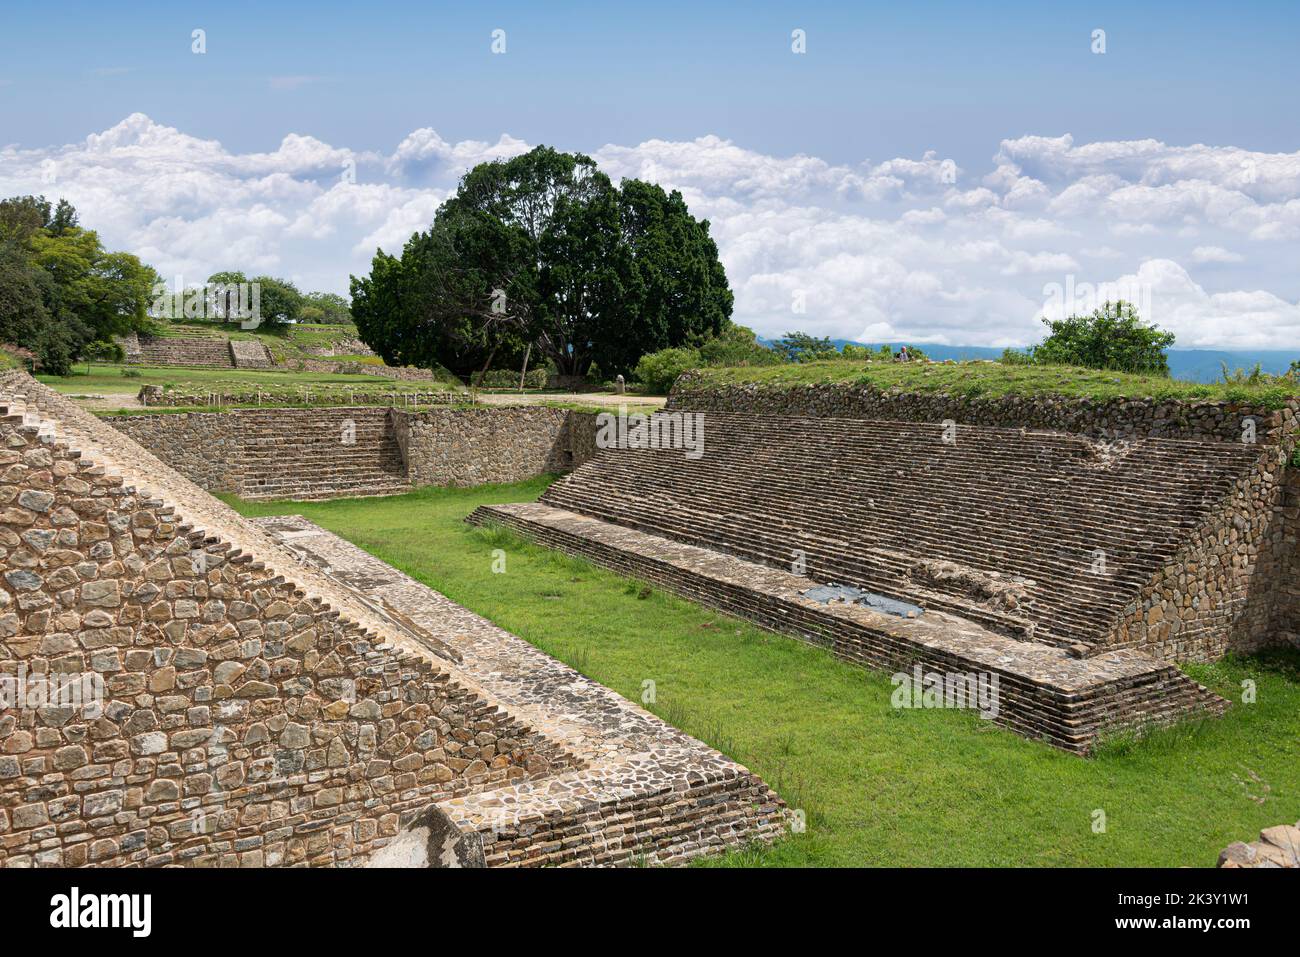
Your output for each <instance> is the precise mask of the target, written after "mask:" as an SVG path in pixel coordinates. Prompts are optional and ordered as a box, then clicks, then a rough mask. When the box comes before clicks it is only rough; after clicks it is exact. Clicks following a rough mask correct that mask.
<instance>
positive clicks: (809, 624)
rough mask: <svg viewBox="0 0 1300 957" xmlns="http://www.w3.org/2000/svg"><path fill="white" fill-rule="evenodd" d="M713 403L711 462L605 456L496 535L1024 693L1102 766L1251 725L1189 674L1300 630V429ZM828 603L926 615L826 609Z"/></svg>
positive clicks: (1213, 413) (1258, 412)
mask: <svg viewBox="0 0 1300 957" xmlns="http://www.w3.org/2000/svg"><path fill="white" fill-rule="evenodd" d="M689 380H690V377H689V376H686V377H683V379H681V380H679V382H678V384H677V386H676V387H675V388H674V392H673V396H672V397H671V400H670V408H671V409H673V410H674V411H676V412H679V413H684V412H694V413H696V414H698V415H700V416H701V418H702V420H703V421H702V423H701V426H700V428H701V429H702V432H703V435H704V443H703V446H704V453H703V455H700V456H698V457H695V458H691V457H687V456H686V455H684V454H683V452H682V451H681V450H673V449H666V448H660V449H651V448H646V449H635V448H625V449H609V450H604V451H601V452H600V453H598V454H597V455H596V457H595V458H594V459H593V460H592V461H590V462H589V463H587V464H586V465H583V466H581V467H579V468H578V469H576V470H575V471H574V472H573V473H572V474H571V475H569V476H568V477H566V478H564V479H561V480H560V481H559V482H557V483H556V484H554V485H553V486H551V488H550V489H548V490H547V492H546V493H545V494H544V495H543V497H542V500H541V502H539V503H537V504H531V505H506V506H493V507H483V508H480V509H478V510H477V511H476V512H475V513H474V515H472V516H471V517H470V521H471V522H474V523H479V524H483V523H488V522H496V523H500V524H503V525H505V526H507V527H510V528H513V529H515V530H516V531H518V532H520V533H522V534H524V535H526V536H528V537H531V538H533V539H535V540H537V541H539V542H541V543H543V544H547V545H550V546H552V547H555V548H559V549H561V550H564V551H568V552H570V553H573V554H578V555H583V556H585V557H587V558H590V559H592V560H594V561H596V562H598V563H600V564H604V565H606V566H608V567H611V568H614V569H616V570H619V571H622V572H624V573H627V574H630V575H633V576H635V577H639V578H643V579H645V580H648V581H652V582H656V583H658V584H661V585H663V586H664V587H668V588H671V589H673V590H675V591H678V592H680V593H682V594H684V595H686V596H688V597H690V598H693V599H695V600H697V601H701V602H703V603H705V604H711V605H713V606H715V607H718V608H722V609H724V610H728V611H731V612H734V613H736V614H739V615H742V616H745V617H748V618H750V619H752V620H754V621H756V622H758V623H760V624H763V625H765V626H767V627H770V628H772V629H774V630H777V631H783V632H786V633H792V634H795V635H797V636H799V637H802V638H805V639H808V640H811V641H814V642H816V643H820V644H824V645H826V646H827V647H829V648H831V649H832V650H833V651H834V652H835V653H836V654H837V655H839V656H840V657H843V658H846V659H848V660H852V661H856V662H859V663H862V664H866V665H869V666H872V667H882V668H893V669H899V670H907V669H908V668H910V667H911V666H912V664H914V663H921V664H923V665H925V666H926V667H933V668H936V669H940V670H943V669H944V668H945V666H946V668H947V669H948V670H956V671H972V670H973V671H976V672H984V673H994V674H999V675H1001V681H1002V687H1003V689H1004V691H1003V704H1004V707H1003V709H1002V714H1001V715H1000V716H999V717H998V719H997V720H999V721H1000V722H1001V723H1003V724H1005V725H1007V726H1008V727H1011V728H1013V729H1014V730H1016V731H1019V732H1020V733H1022V734H1026V735H1029V736H1032V737H1041V738H1044V739H1045V740H1047V741H1049V742H1050V743H1052V744H1055V745H1057V746H1059V747H1063V748H1066V749H1069V750H1073V751H1080V752H1082V751H1087V750H1088V749H1089V748H1090V747H1091V746H1092V744H1093V742H1094V741H1095V740H1096V737H1097V735H1098V734H1099V733H1101V732H1102V731H1105V730H1110V729H1115V728H1118V727H1124V726H1141V725H1146V724H1160V723H1167V722H1170V721H1174V720H1178V719H1180V718H1182V717H1185V716H1188V715H1193V714H1215V713H1218V712H1220V711H1222V710H1223V708H1224V707H1226V702H1224V701H1222V700H1221V699H1219V698H1217V696H1214V695H1212V694H1210V693H1209V692H1208V691H1206V689H1204V688H1202V687H1201V686H1199V685H1197V684H1196V683H1195V682H1193V681H1191V680H1190V679H1188V678H1187V677H1186V676H1184V675H1183V674H1182V673H1181V672H1179V671H1178V670H1177V669H1176V668H1174V667H1173V666H1172V665H1171V664H1169V663H1168V662H1169V661H1173V660H1178V661H1182V660H1189V659H1200V660H1212V659H1215V658H1217V657H1219V656H1221V655H1222V654H1223V653H1224V652H1225V651H1227V650H1230V649H1231V650H1236V651H1243V652H1249V651H1253V650H1256V649H1258V648H1261V647H1264V646H1266V645H1269V644H1273V643H1282V642H1285V641H1288V640H1292V641H1293V640H1295V636H1296V633H1297V631H1300V624H1298V622H1300V586H1296V585H1294V584H1292V583H1293V581H1294V580H1295V579H1296V572H1297V571H1298V570H1300V569H1297V568H1296V567H1295V566H1296V562H1297V560H1300V559H1298V557H1297V551H1298V549H1297V540H1298V538H1300V536H1298V535H1297V525H1296V523H1297V521H1298V520H1300V482H1297V479H1296V477H1295V474H1294V472H1295V470H1294V469H1291V468H1289V467H1288V466H1287V462H1288V460H1289V458H1290V455H1291V453H1292V451H1293V450H1294V448H1295V442H1296V431H1297V422H1296V409H1295V407H1294V405H1288V406H1287V407H1285V408H1283V409H1280V410H1275V411H1270V410H1265V409H1254V408H1250V407H1243V406H1237V405H1232V404H1230V403H1222V402H1192V403H1179V402H1160V403H1156V402H1152V401H1149V400H1132V401H1122V402H1110V403H1093V402H1088V401H1085V400H1077V399H1074V400H1072V399H1065V398H1041V399H1028V398H1007V399H999V400H992V399H990V400H967V399H960V398H955V397H951V396H934V395H920V394H908V393H883V392H880V391H879V390H872V389H863V388H860V387H846V386H843V385H837V386H826V387H821V386H808V387H794V388H789V389H769V388H763V387H748V386H733V387H722V388H710V389H692V388H690V381H689ZM683 386H685V387H683ZM755 413H758V414H755ZM1046 427H1051V428H1052V429H1054V431H1053V430H1048V429H1047V428H1046ZM818 583H839V584H847V585H853V586H856V587H859V588H864V589H868V590H872V591H876V592H879V593H881V594H884V595H887V596H892V597H895V598H899V599H903V600H905V601H909V602H914V603H916V604H917V605H920V606H921V607H922V608H924V609H926V611H924V612H923V614H922V616H921V617H920V618H919V619H916V620H907V619H898V618H893V617H891V616H885V615H880V614H877V613H875V612H871V611H870V610H868V609H863V608H859V607H858V606H853V605H834V604H832V605H821V604H819V603H815V602H810V601H809V600H808V599H805V598H803V597H802V595H801V592H802V591H804V590H806V589H807V588H809V587H811V586H812V585H814V584H818ZM1116 669H1118V671H1117V670H1116Z"/></svg>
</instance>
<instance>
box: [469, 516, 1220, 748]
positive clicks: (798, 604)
mask: <svg viewBox="0 0 1300 957" xmlns="http://www.w3.org/2000/svg"><path fill="white" fill-rule="evenodd" d="M468 521H469V522H470V523H471V524H474V525H486V524H497V525H502V526H504V527H506V528H508V529H511V530H513V531H515V532H517V533H519V534H520V535H523V536H524V537H526V538H529V539H531V540H533V541H535V542H537V543H539V544H542V545H546V546H548V547H551V548H555V549H557V550H559V551H563V552H567V553H568V554H571V555H576V556H579V557H581V558H586V559H588V560H590V561H593V562H595V563H596V564H598V565H602V566H604V567H606V568H610V569H612V570H614V571H617V572H620V573H622V574H625V575H629V576H631V577H633V578H636V579H639V580H641V581H647V582H651V583H653V584H655V585H658V586H660V587H663V588H666V589H668V590H670V591H672V592H675V593H676V594H679V595H682V596H684V597H686V598H689V599H690V600H692V601H697V602H699V603H701V604H703V605H707V606H709V607H712V608H717V609H719V610H720V611H723V612H726V613H728V614H732V615H736V616H738V617H741V618H747V619H749V620H751V621H754V622H756V623H758V624H759V625H762V626H763V627H765V628H769V629H771V630H772V631H776V632H781V633H784V634H791V635H795V636H796V637H799V638H802V639H804V640H806V641H808V642H810V643H812V644H816V645H820V646H822V647H825V648H827V649H828V650H829V651H831V652H832V653H833V654H835V655H836V656H837V657H839V658H842V659H843V660H845V661H848V662H851V663H853V664H857V665H862V666H865V667H868V668H879V669H884V670H889V671H894V672H904V673H910V672H911V670H912V669H913V668H914V667H916V666H918V665H919V666H921V667H922V668H923V669H924V670H925V671H927V672H936V673H940V674H945V675H953V674H958V675H964V674H979V675H995V676H997V679H998V691H997V696H998V713H997V714H996V715H995V716H994V717H993V719H992V720H993V721H994V723H996V724H999V725H1002V726H1003V727H1006V728H1009V729H1011V730H1013V731H1015V732H1017V733H1019V734H1022V735H1024V736H1025V737H1029V738H1033V739H1036V740H1041V741H1044V742H1046V743H1048V744H1050V745H1052V746H1054V747H1057V748H1061V749H1063V750H1066V751H1071V752H1074V753H1076V754H1086V753H1088V752H1089V751H1090V750H1091V749H1092V748H1093V747H1094V746H1095V744H1096V742H1097V740H1098V738H1099V736H1100V735H1102V734H1103V733H1106V732H1115V731H1119V730H1123V729H1142V728H1145V727H1148V726H1152V725H1164V724H1170V723H1173V722H1175V721H1178V720H1182V719H1184V718H1187V717H1189V716H1209V715H1217V714H1221V713H1223V711H1224V710H1226V708H1227V702H1226V701H1224V700H1223V699H1222V698H1220V697H1219V696H1218V695H1216V694H1214V693H1213V692H1211V691H1210V690H1209V689H1207V688H1205V687H1203V686H1202V685H1200V684H1198V683H1197V682H1195V681H1193V680H1192V679H1191V678H1188V677H1187V676H1186V675H1184V674H1183V673H1182V672H1180V671H1179V670H1178V668H1177V667H1175V666H1174V665H1172V664H1170V663H1169V662H1166V661H1159V660H1157V659H1155V658H1151V657H1148V656H1146V655H1143V654H1141V653H1139V652H1135V651H1132V650H1118V651H1104V652H1101V653H1099V654H1097V655H1094V656H1091V657H1085V658H1079V657H1075V656H1073V655H1071V654H1069V653H1068V652H1067V651H1066V650H1065V649H1063V648H1057V647H1054V646H1052V645H1047V644H1043V643H1041V642H1037V641H1022V640H1018V639H1016V638H1011V637H1008V636H1006V635H1002V634H998V633H997V632H994V631H991V630H989V629H986V628H983V627H981V626H979V625H978V624H975V623H972V622H970V621H968V620H965V619H962V618H958V617H956V616H954V615H951V614H948V613H945V612H937V611H930V612H926V613H925V614H923V615H922V616H921V617H920V618H916V619H905V618H898V617H895V616H892V615H887V614H882V613H879V612H875V611H873V610H871V609H867V608H863V607H862V606H858V605H850V604H843V603H839V604H825V605H824V604H821V603H820V602H817V601H814V600H811V599H809V598H806V597H804V596H803V592H805V591H806V590H808V589H809V588H811V587H813V586H814V585H816V584H817V582H815V581H814V580H813V579H811V578H809V577H807V576H804V575H796V574H794V573H792V572H789V571H783V570H779V569H775V568H771V567H769V566H766V565H760V564H757V563H754V562H749V561H745V560H744V559H741V558H737V557H734V556H732V555H729V554H724V553H721V552H717V551H713V550H711V549H707V548H700V547H698V546H694V545H687V544H682V543H681V542H678V541H673V540H670V539H667V538H663V537H661V536H656V535H650V534H647V533H645V532H640V531H635V530H633V529H629V528H625V527H623V526H619V525H613V524H610V523H608V522H604V521H601V520H600V519H596V518H591V517H590V516H586V515H578V514H575V513H573V512H567V511H563V510H561V509H557V508H553V507H551V506H549V505H545V504H542V503H520V504H513V505H494V506H480V507H479V508H477V509H475V511H474V512H473V514H471V515H470V516H469V519H468Z"/></svg>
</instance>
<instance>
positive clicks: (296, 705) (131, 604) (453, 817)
mask: <svg viewBox="0 0 1300 957" xmlns="http://www.w3.org/2000/svg"><path fill="white" fill-rule="evenodd" d="M50 676H57V678H58V682H57V686H56V685H54V684H52V683H51V682H50V681H49V680H47V679H49V678H50ZM71 679H75V684H74V683H73V681H72V680H71ZM70 688H71V689H72V692H71V693H69V689H70ZM0 695H3V698H2V699H0V706H2V710H0V866H33V865H35V866H42V865H49V866H77V865H85V864H91V865H103V866H124V865H145V866H162V865H174V864H183V865H208V866H211V865H214V864H215V865H223V866H227V865H228V866H234V865H239V866H276V865H297V864H309V865H359V864H405V865H425V866H440V865H457V864H459V865H473V864H486V865H489V866H521V865H571V864H617V863H628V862H634V861H640V860H644V861H646V862H649V863H669V864H671V863H680V862H683V861H686V860H689V859H691V858H693V857H697V856H699V855H703V854H711V853H716V852H719V851H722V850H725V849H727V848H729V847H735V846H739V845H742V844H745V843H749V842H754V841H769V840H771V839H773V838H774V837H776V836H777V835H779V834H780V833H782V831H783V829H784V828H785V827H786V826H787V814H786V811H785V808H784V805H783V804H782V802H781V801H780V799H779V798H777V797H776V795H775V794H773V792H772V791H771V790H770V789H769V788H768V787H767V786H766V785H765V784H764V783H763V782H762V781H761V780H759V779H758V778H757V777H756V776H755V775H753V774H752V773H751V772H749V771H748V770H746V769H745V768H743V767H741V766H740V765H738V764H736V763H735V762H733V761H731V760H729V759H727V758H726V757H724V756H723V755H721V754H719V753H717V752H715V751H713V750H711V749H709V748H708V747H706V746H704V745H703V744H701V743H700V742H698V741H695V740H694V739H692V738H689V737H687V736H686V735H684V734H682V733H681V732H679V731H677V730H675V729H673V728H672V727H670V726H668V725H666V724H664V723H663V722H662V721H660V720H659V719H657V718H656V717H654V716H653V715H651V714H649V713H648V712H646V711H643V710H642V709H640V708H638V707H635V706H634V705H632V704H630V703H629V702H627V701H626V700H624V699H623V698H621V697H619V696H618V695H616V694H614V693H613V692H611V691H609V690H608V689H605V688H603V687H601V686H600V685H598V684H596V683H594V682H591V681H589V680H587V679H585V678H583V677H582V676H581V675H579V674H577V673H576V672H574V671H572V670H571V669H569V668H567V667H565V666H563V665H562V664H560V663H559V662H556V661H554V660H553V659H551V658H549V657H547V656H545V655H543V654H541V653H540V652H538V651H536V650H535V649H533V648H532V647H531V646H529V645H527V644H526V643H524V642H523V641H521V640H520V639H518V638H515V637H514V636H512V635H509V634H508V633H506V632H504V631H502V630H500V629H498V628H495V627H494V626H493V625H491V624H490V623H489V622H486V621H484V620H483V619H481V618H478V617H477V616H474V615H472V614H470V613H469V612H468V611H466V610H465V609H463V608H460V607H458V606H456V605H454V604H453V603H452V602H449V601H448V600H447V599H445V598H443V597H442V596H441V595H438V594H437V593H436V592H433V591H431V590H430V589H428V588H426V587H425V586H423V585H421V584H420V583H418V582H415V581H413V580H411V579H409V578H407V577H406V576H404V575H401V574H400V573H398V572H396V571H395V570H394V569H392V568H390V567H389V566H387V565H385V564H384V563H382V562H379V561H378V560H376V559H373V558H371V557H370V556H368V555H366V554H365V553H363V552H361V551H359V550H358V549H356V548H354V547H353V546H351V545H349V544H348V543H346V542H343V541H342V540H340V539H337V538H336V537H334V536H332V535H330V534H329V533H327V532H325V531H323V530H321V529H319V528H316V527H315V526H313V525H311V523H309V522H306V521H305V520H303V519H300V518H277V519H266V520H263V521H262V522H260V523H259V522H251V521H248V520H245V519H243V518H242V517H240V516H239V515H238V514H237V513H235V512H234V511H233V510H231V509H229V508H228V507H226V506H225V505H224V504H222V503H221V502H219V501H217V500H216V499H214V498H212V497H211V496H210V495H208V494H207V493H206V492H204V491H203V490H202V489H200V488H199V487H198V486H196V485H194V484H193V483H191V482H190V481H188V480H187V479H185V478H182V477H181V476H180V475H179V474H177V473H176V472H175V471H173V470H172V469H170V468H169V467H167V466H166V465H165V464H163V463H162V462H161V461H160V460H158V459H157V458H155V457H154V456H153V455H151V454H150V453H149V452H147V451H146V450H145V449H143V448H141V447H140V446H139V445H137V444H136V443H135V442H133V441H132V440H130V439H129V438H127V437H125V436H124V435H122V434H120V433H118V432H116V431H114V430H113V429H112V428H110V427H109V426H108V425H106V424H104V423H102V422H100V421H99V420H98V419H97V418H95V417H94V416H92V415H89V414H87V413H84V412H82V411H81V410H79V409H77V408H75V407H74V406H72V405H71V404H70V403H69V402H67V401H65V400H63V399H62V398H60V397H59V396H58V395H57V394H55V393H54V392H52V391H51V390H49V389H47V388H45V387H44V386H41V385H39V384H38V383H36V382H35V381H34V380H32V379H31V378H30V377H28V376H27V375H26V374H24V373H19V372H14V373H4V374H3V375H0Z"/></svg>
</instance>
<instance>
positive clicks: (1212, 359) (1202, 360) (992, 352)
mask: <svg viewBox="0 0 1300 957" xmlns="http://www.w3.org/2000/svg"><path fill="white" fill-rule="evenodd" d="M758 341H759V342H761V343H762V344H763V345H765V346H767V347H768V348H771V346H772V340H771V339H764V338H763V337H762V336H759V337H758ZM854 341H856V340H853V339H832V340H831V342H833V343H834V344H835V348H837V349H842V348H843V347H844V344H845V343H846V342H854ZM857 344H858V345H862V346H866V347H867V348H868V349H879V348H880V345H881V344H880V343H879V342H875V343H871V342H859V343H857ZM901 344H902V340H899V341H898V342H892V343H890V345H892V346H893V347H894V349H895V350H897V349H898V347H899V346H900V345H901ZM910 344H911V343H909V345H910ZM916 345H917V346H918V347H919V348H921V349H923V350H924V351H925V354H926V355H927V356H929V357H930V358H931V359H939V360H944V359H954V360H957V361H961V360H962V359H996V358H998V357H999V356H1001V355H1002V350H1001V349H995V348H992V347H990V346H939V345H934V344H932V343H926V342H918V343H916ZM1165 355H1167V356H1168V357H1169V372H1170V374H1171V375H1172V376H1173V377H1174V378H1175V379H1186V380H1187V381H1189V382H1218V381H1219V379H1220V378H1221V376H1222V373H1223V366H1222V363H1227V366H1228V368H1229V369H1234V370H1235V369H1245V370H1246V371H1247V372H1249V371H1250V370H1251V369H1253V368H1255V363H1256V362H1258V363H1259V365H1260V368H1261V369H1263V370H1264V371H1265V372H1271V373H1272V374H1274V375H1280V374H1281V373H1283V372H1286V370H1287V369H1289V368H1290V367H1291V363H1292V362H1293V361H1294V360H1296V359H1300V349H1295V350H1284V349H1247V350H1220V349H1170V350H1169V351H1168V352H1166V353H1165Z"/></svg>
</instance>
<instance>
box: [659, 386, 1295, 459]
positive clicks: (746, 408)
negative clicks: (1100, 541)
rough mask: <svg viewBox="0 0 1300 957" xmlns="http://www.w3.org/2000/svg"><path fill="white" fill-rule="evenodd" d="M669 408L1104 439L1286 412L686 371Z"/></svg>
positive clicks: (1185, 435) (1259, 434) (1225, 425)
mask: <svg viewBox="0 0 1300 957" xmlns="http://www.w3.org/2000/svg"><path fill="white" fill-rule="evenodd" d="M666 408H668V409H682V410H687V409H689V410H692V411H698V412H743V413H753V414H758V415H793V416H808V417H812V418H822V417H831V418H848V419H889V420H894V421H901V422H928V423H937V422H942V421H944V420H945V419H951V420H953V421H954V422H957V423H960V424H962V425H990V426H1002V427H1007V428H1026V429H1050V430H1053V431H1060V432H1073V433H1076V434H1079V435H1088V436H1092V437H1095V438H1104V439H1132V438H1148V437H1149V438H1166V439H1217V440H1222V441H1225V442H1240V441H1242V437H1243V434H1245V432H1246V426H1245V422H1246V420H1247V419H1250V420H1253V421H1254V426H1253V428H1254V430H1255V433H1256V437H1255V440H1256V441H1260V442H1264V441H1276V440H1277V436H1278V432H1277V430H1278V429H1279V428H1280V427H1281V426H1282V421H1283V414H1284V412H1285V411H1289V412H1290V413H1291V415H1292V416H1294V414H1295V412H1296V411H1297V409H1298V408H1300V405H1298V404H1297V403H1294V402H1293V403H1291V404H1290V406H1289V408H1288V409H1287V410H1283V411H1279V410H1275V409H1269V408H1264V407H1262V406H1252V405H1250V404H1247V403H1234V402H1223V401H1210V400H1206V401H1190V402H1189V401H1182V400H1176V399H1169V400H1160V401H1157V400H1154V399H1109V400H1105V401H1094V400H1089V399H1079V398H1071V397H1068V396H1015V395H1011V396H999V397H990V398H970V397H966V396H955V395H945V394H931V393H922V392H901V391H894V390H883V389H879V388H876V387H875V386H864V385H859V384H853V383H818V384H812V385H793V386H769V385H762V384H735V385H723V386H714V385H705V384H701V380H700V378H699V377H698V374H696V373H690V372H688V373H686V374H684V375H683V376H681V377H680V378H679V379H678V380H677V382H676V383H674V385H673V389H672V392H671V393H670V394H669V396H668V404H667V406H666Z"/></svg>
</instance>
